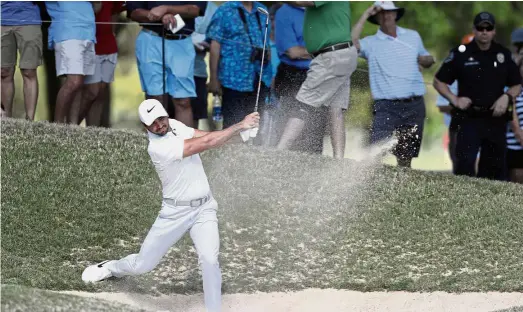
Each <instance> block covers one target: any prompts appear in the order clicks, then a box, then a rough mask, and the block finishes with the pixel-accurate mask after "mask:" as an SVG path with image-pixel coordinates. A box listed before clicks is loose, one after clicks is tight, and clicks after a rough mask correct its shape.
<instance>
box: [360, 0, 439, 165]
mask: <svg viewBox="0 0 523 312" xmlns="http://www.w3.org/2000/svg"><path fill="white" fill-rule="evenodd" d="M404 12H405V10H404V9H403V8H398V7H396V6H395V5H394V3H393V2H392V1H376V2H375V5H373V6H372V7H370V8H369V9H367V10H366V11H365V13H364V14H363V15H362V17H361V18H360V20H359V21H358V23H357V24H356V26H355V27H354V30H353V32H352V41H353V43H354V45H355V46H356V48H357V49H358V51H359V53H360V56H361V57H363V58H365V59H367V61H368V63H369V76H370V88H371V92H372V97H373V99H374V120H373V124H372V132H371V144H375V143H378V142H380V141H382V140H385V139H387V138H389V137H390V136H392V135H393V133H394V132H397V134H398V136H399V137H398V144H397V145H396V147H395V149H394V151H393V153H394V155H395V156H396V159H397V161H398V165H399V166H402V167H410V166H411V163H412V158H414V157H417V156H418V155H419V150H420V147H421V138H422V135H423V124H424V120H425V102H424V99H423V96H424V95H425V92H426V89H425V84H424V81H423V76H422V74H421V72H420V67H423V68H429V67H431V66H432V65H433V64H434V58H433V57H432V56H431V55H430V54H429V53H428V52H427V50H426V49H425V47H424V46H423V42H422V40H421V37H420V35H419V34H418V32H416V31H414V30H410V29H406V28H402V27H398V26H397V21H398V20H399V19H400V18H401V17H402V16H403V14H404ZM367 20H368V21H369V22H371V23H373V24H377V25H379V26H380V28H379V30H378V32H377V33H376V35H372V36H368V37H366V38H363V39H362V40H360V35H361V32H362V30H363V25H364V24H365V22H366V21H367Z"/></svg>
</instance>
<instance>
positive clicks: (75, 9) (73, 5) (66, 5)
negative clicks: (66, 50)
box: [45, 1, 96, 50]
mask: <svg viewBox="0 0 523 312" xmlns="http://www.w3.org/2000/svg"><path fill="white" fill-rule="evenodd" d="M45 7H46V8H47V13H49V16H51V19H52V23H51V27H49V39H48V45H49V49H51V50H52V49H54V44H55V43H58V42H62V41H65V40H72V39H76V40H89V41H92V42H96V35H95V34H96V24H95V19H94V11H93V5H92V4H91V3H90V2H89V1H46V2H45Z"/></svg>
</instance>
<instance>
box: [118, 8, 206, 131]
mask: <svg viewBox="0 0 523 312" xmlns="http://www.w3.org/2000/svg"><path fill="white" fill-rule="evenodd" d="M126 6H127V14H128V16H129V17H130V18H131V19H132V20H133V21H136V22H138V23H155V22H157V23H158V26H156V25H154V26H152V25H143V27H142V31H141V32H140V34H139V35H138V37H137V38H136V59H137V62H138V72H139V74H140V82H141V85H142V90H143V91H144V92H145V94H146V98H150V99H156V100H158V101H160V102H161V103H162V104H163V105H164V107H165V108H166V109H167V111H168V112H169V116H170V117H171V118H174V117H176V119H177V120H179V121H181V122H182V123H184V124H185V125H186V126H188V127H193V123H194V121H193V113H192V108H191V101H190V98H192V97H196V91H195V85H194V57H195V51H194V47H193V43H192V39H191V37H190V36H191V34H192V33H193V31H194V19H195V18H196V17H198V16H203V15H204V13H205V9H206V7H207V2H198V1H129V2H127V3H126ZM177 14H180V16H181V17H182V19H183V20H184V22H185V26H184V27H183V28H182V29H180V30H179V31H178V32H176V34H173V33H172V32H171V31H170V30H169V25H170V24H171V25H172V26H173V28H175V27H176V20H175V18H174V16H176V15H177ZM162 36H163V38H164V39H165V42H164V44H165V46H164V48H165V58H163V56H162ZM163 60H165V81H164V68H163V67H162V63H163ZM164 83H165V92H166V93H167V94H169V96H170V97H172V101H167V100H164V98H166V97H167V95H166V94H164ZM170 104H172V105H170Z"/></svg>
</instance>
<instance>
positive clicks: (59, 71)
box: [45, 1, 99, 123]
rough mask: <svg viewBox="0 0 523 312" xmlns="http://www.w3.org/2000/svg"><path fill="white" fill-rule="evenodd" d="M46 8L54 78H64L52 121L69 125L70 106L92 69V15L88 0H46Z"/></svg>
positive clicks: (94, 27) (93, 67)
mask: <svg viewBox="0 0 523 312" xmlns="http://www.w3.org/2000/svg"><path fill="white" fill-rule="evenodd" d="M45 6H46V8H47V13H49V16H50V17H51V20H52V23H51V27H49V39H48V44H49V49H50V50H53V49H54V51H55V58H56V75H57V76H58V77H61V76H65V82H64V83H63V85H62V87H61V88H60V91H58V96H57V99H56V108H55V115H54V121H55V122H58V123H65V122H68V123H70V122H71V121H72V120H71V119H72V118H71V116H70V111H71V103H72V102H73V100H74V98H75V96H76V94H77V93H78V91H80V89H81V88H82V86H83V84H84V77H85V76H89V75H93V74H94V70H95V50H94V45H95V42H96V38H95V32H96V26H95V17H94V14H95V12H94V9H93V4H91V3H90V2H89V1H46V2H45ZM97 8H99V6H98V7H97ZM74 119H76V118H74Z"/></svg>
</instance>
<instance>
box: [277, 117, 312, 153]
mask: <svg viewBox="0 0 523 312" xmlns="http://www.w3.org/2000/svg"><path fill="white" fill-rule="evenodd" d="M304 127H305V121H304V120H302V119H300V118H296V117H291V118H289V120H288V121H287V124H286V125H285V129H284V130H283V133H282V135H281V138H280V142H278V146H277V147H276V148H277V149H279V150H288V149H290V148H291V147H292V145H293V144H294V142H295V141H296V140H297V139H298V138H299V137H300V134H301V132H302V131H303V128H304Z"/></svg>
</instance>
